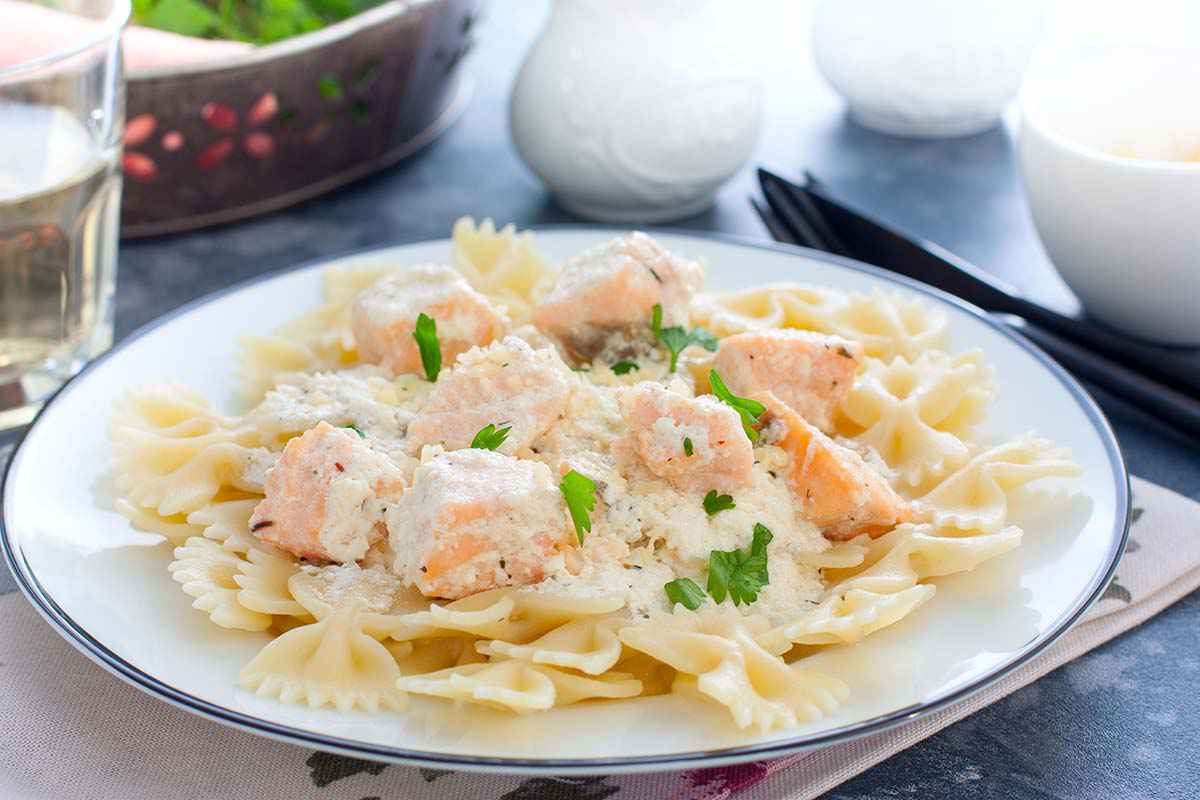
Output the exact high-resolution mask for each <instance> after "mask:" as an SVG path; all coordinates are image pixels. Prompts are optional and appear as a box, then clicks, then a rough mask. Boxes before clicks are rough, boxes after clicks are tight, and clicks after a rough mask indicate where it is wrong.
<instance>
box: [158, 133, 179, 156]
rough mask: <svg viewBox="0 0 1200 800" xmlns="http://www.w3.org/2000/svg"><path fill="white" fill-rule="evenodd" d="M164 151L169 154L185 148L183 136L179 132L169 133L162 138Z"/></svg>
mask: <svg viewBox="0 0 1200 800" xmlns="http://www.w3.org/2000/svg"><path fill="white" fill-rule="evenodd" d="M162 146H163V150H166V151H167V152H168V153H174V152H175V151H176V150H178V149H179V148H181V147H183V134H182V133H180V132H179V131H167V132H166V133H164V134H163V138H162Z"/></svg>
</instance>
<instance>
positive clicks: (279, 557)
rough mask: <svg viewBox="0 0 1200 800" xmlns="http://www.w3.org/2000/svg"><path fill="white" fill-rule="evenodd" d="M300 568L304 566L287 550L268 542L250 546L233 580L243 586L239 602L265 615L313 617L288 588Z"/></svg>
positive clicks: (299, 617)
mask: <svg viewBox="0 0 1200 800" xmlns="http://www.w3.org/2000/svg"><path fill="white" fill-rule="evenodd" d="M299 570H300V565H299V564H298V563H297V562H296V561H295V560H294V559H292V558H291V557H290V556H288V555H287V554H286V553H283V552H281V551H279V550H276V549H275V548H273V547H270V546H268V545H255V546H253V547H250V548H249V549H248V550H247V551H246V557H245V560H243V561H241V563H240V564H238V574H237V575H234V576H233V582H234V583H236V584H237V585H238V586H239V587H240V588H241V591H239V592H238V595H237V599H238V603H239V604H241V605H242V606H244V607H246V608H248V609H250V610H251V611H258V612H260V613H262V614H272V615H279V616H288V617H296V618H298V619H303V620H310V619H312V614H311V613H310V612H309V611H308V610H307V609H306V608H305V607H304V606H303V605H301V604H300V603H299V602H297V600H296V598H295V597H293V596H292V592H291V590H290V589H289V588H288V585H289V584H288V580H289V579H290V578H291V577H293V576H294V575H296V574H297V572H298V571H299Z"/></svg>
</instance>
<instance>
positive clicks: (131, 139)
mask: <svg viewBox="0 0 1200 800" xmlns="http://www.w3.org/2000/svg"><path fill="white" fill-rule="evenodd" d="M156 125H158V120H157V119H155V118H154V115H153V114H138V115H137V116H136V117H134V118H133V119H131V120H129V121H128V122H126V123H125V135H124V136H122V137H121V142H122V143H123V144H124V145H125V146H126V147H132V146H134V145H139V144H141V143H142V142H144V141H146V140H147V139H149V138H150V134H152V133H154V128H155V126H156Z"/></svg>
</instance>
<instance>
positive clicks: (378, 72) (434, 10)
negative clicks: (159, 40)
mask: <svg viewBox="0 0 1200 800" xmlns="http://www.w3.org/2000/svg"><path fill="white" fill-rule="evenodd" d="M479 5H480V0H393V2H389V3H386V4H384V5H382V6H379V7H378V8H375V9H372V10H370V11H367V12H365V13H363V14H359V15H358V16H356V17H353V18H351V19H348V20H345V21H344V22H340V23H337V24H336V25H331V26H329V27H328V28H324V29H322V30H320V31H315V32H313V33H310V34H305V35H303V36H298V37H295V38H292V39H287V40H285V41H283V42H279V43H277V44H272V45H267V46H265V47H259V48H254V49H252V50H248V51H246V52H245V53H244V54H238V55H235V56H233V57H230V58H226V59H223V60H221V61H219V62H217V63H213V62H208V63H203V64H194V65H191V64H189V65H187V66H180V67H169V68H158V69H147V70H135V71H131V72H130V74H129V75H128V93H127V96H128V111H127V117H126V120H127V121H126V129H125V139H124V143H125V152H124V156H123V159H122V166H123V170H124V174H125V192H124V199H123V201H122V207H123V212H122V219H121V222H122V234H123V235H125V236H148V235H156V234H161V233H171V232H174V231H180V230H187V229H191V228H199V227H203V226H205V225H212V224H216V223H220V222H229V221H231V220H235V219H240V218H243V217H248V216H252V215H255V214H261V213H264V212H267V211H272V210H274V209H278V208H282V207H284V206H287V205H291V204H293V203H296V202H299V201H301V200H305V199H308V198H310V197H313V196H315V195H318V194H320V193H322V192H325V191H328V190H329V189H332V188H334V187H336V186H340V185H342V184H344V183H347V182H349V181H352V180H355V179H356V178H360V177H362V176H364V175H367V174H369V173H371V172H373V171H375V170H377V169H380V168H382V167H385V166H388V165H390V164H392V163H395V162H396V161H398V160H400V159H402V158H404V157H405V156H407V155H409V154H411V153H412V152H414V151H415V150H417V149H418V148H420V147H421V146H422V145H423V144H425V143H427V142H429V141H430V140H432V139H433V138H434V137H435V136H437V135H438V134H439V133H441V132H442V131H443V130H445V128H446V127H447V126H449V124H450V123H451V122H453V120H454V119H455V118H456V117H457V116H458V114H459V112H460V111H461V110H462V109H463V108H464V106H465V104H466V101H467V98H468V96H469V94H470V91H469V87H468V85H467V83H466V82H465V81H464V80H463V78H462V77H461V75H460V70H459V69H458V66H459V63H460V62H461V60H462V57H463V55H464V54H465V53H466V52H467V50H468V48H469V47H470V45H471V28H472V24H473V22H474V19H475V16H476V14H477V12H478V8H479Z"/></svg>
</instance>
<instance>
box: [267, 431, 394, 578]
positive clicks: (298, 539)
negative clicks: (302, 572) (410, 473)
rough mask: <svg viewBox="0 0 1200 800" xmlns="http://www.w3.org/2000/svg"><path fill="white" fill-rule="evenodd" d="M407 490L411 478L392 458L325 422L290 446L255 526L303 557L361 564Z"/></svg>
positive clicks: (271, 476)
mask: <svg viewBox="0 0 1200 800" xmlns="http://www.w3.org/2000/svg"><path fill="white" fill-rule="evenodd" d="M403 492H404V475H403V474H402V473H401V472H400V469H399V468H398V467H397V466H396V465H395V464H393V463H392V461H391V460H390V459H389V458H388V457H387V456H385V455H382V454H381V453H377V452H375V451H374V450H372V449H371V447H370V445H368V444H367V443H366V441H364V440H363V439H362V438H361V437H360V436H359V435H358V434H357V433H355V432H354V431H353V430H350V429H349V428H335V427H333V426H332V425H330V424H328V423H326V422H322V423H319V424H318V425H317V426H316V427H315V428H312V429H311V430H309V431H306V432H305V433H304V434H303V435H302V436H299V437H296V438H294V439H292V440H290V441H289V442H288V443H287V446H286V447H284V448H283V455H282V456H281V457H280V459H279V461H278V463H276V464H275V466H274V467H272V468H271V469H270V471H269V472H267V479H266V495H267V496H266V497H265V498H263V500H262V501H261V502H260V503H259V504H258V505H257V506H256V507H255V509H254V514H253V516H251V517H250V530H251V531H252V532H253V533H254V535H255V536H257V537H258V538H259V539H261V540H262V541H264V542H267V543H268V544H273V545H275V546H276V547H279V548H282V549H284V550H287V551H288V552H289V553H292V554H294V555H297V556H300V557H301V558H312V559H320V560H322V561H337V562H340V563H345V562H347V561H355V560H357V559H360V558H362V557H363V556H364V555H366V552H367V548H369V547H370V546H371V545H372V544H374V543H375V542H377V541H379V540H380V539H382V538H383V537H384V535H385V533H386V531H385V529H384V512H385V511H387V509H388V507H389V506H392V505H395V504H396V502H397V501H399V499H400V496H401V495H402V494H403Z"/></svg>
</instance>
